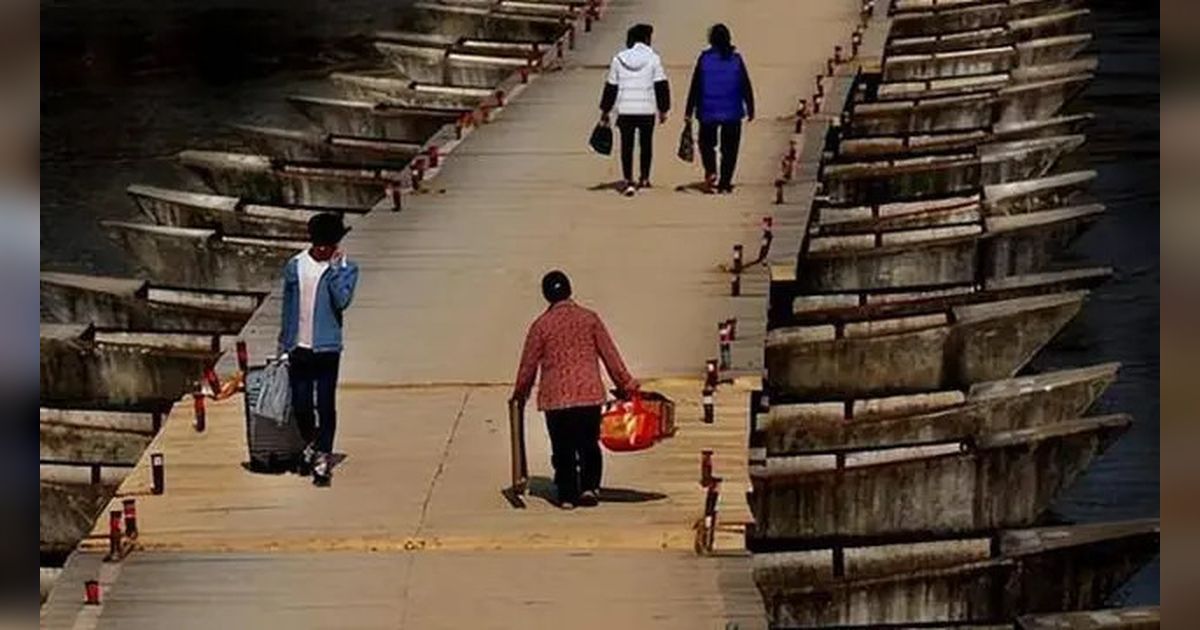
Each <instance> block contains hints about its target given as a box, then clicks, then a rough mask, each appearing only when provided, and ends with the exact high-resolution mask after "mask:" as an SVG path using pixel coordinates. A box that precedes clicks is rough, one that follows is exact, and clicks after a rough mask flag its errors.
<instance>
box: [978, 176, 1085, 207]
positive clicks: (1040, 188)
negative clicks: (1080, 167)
mask: <svg viewBox="0 0 1200 630" xmlns="http://www.w3.org/2000/svg"><path fill="white" fill-rule="evenodd" d="M1095 179H1096V171H1072V172H1070V173H1059V174H1055V175H1050V176H1047V177H1038V178H1035V179H1027V180H1022V181H1012V182H1004V183H1001V184H989V185H987V186H984V187H983V198H982V199H981V202H982V204H983V205H984V206H985V209H984V212H985V213H986V214H989V215H1002V214H1021V213H1023V212H1036V211H1038V210H1045V209H1047V208H1050V207H1055V206H1063V205H1068V204H1070V203H1072V202H1075V201H1077V200H1078V199H1079V197H1080V195H1081V194H1082V193H1083V191H1084V190H1086V189H1087V187H1088V186H1090V185H1091V183H1092V182H1093V181H1094V180H1095Z"/></svg>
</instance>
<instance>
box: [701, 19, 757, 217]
mask: <svg viewBox="0 0 1200 630" xmlns="http://www.w3.org/2000/svg"><path fill="white" fill-rule="evenodd" d="M708 43H709V48H707V49H706V50H705V51H704V52H702V53H700V58H699V59H698V60H697V61H696V69H695V71H693V72H692V85H691V88H690V89H688V98H687V109H686V111H685V114H684V115H685V117H686V118H687V120H689V121H690V120H691V118H692V116H693V115H696V116H697V117H698V118H699V119H700V138H699V140H700V161H701V162H702V163H703V164H704V191H705V192H706V193H713V192H718V193H731V192H733V171H734V169H735V168H736V167H737V157H738V146H739V145H740V144H741V141H742V119H743V118H744V119H747V120H754V89H753V88H752V87H751V86H750V73H749V72H748V71H747V70H746V62H745V61H744V60H743V59H742V56H741V54H739V53H738V52H737V49H736V48H734V46H733V40H732V37H731V36H730V34H729V28H728V27H726V26H725V25H724V24H716V25H714V26H713V27H712V28H711V29H709V31H708ZM718 141H719V142H720V146H721V165H720V169H719V171H718V168H717V144H718Z"/></svg>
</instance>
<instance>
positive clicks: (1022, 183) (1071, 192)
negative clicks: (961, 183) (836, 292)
mask: <svg viewBox="0 0 1200 630" xmlns="http://www.w3.org/2000/svg"><path fill="white" fill-rule="evenodd" d="M1095 178H1096V172H1095V171H1073V172H1070V173H1061V174H1057V175H1051V176H1048V177H1037V178H1031V179H1021V180H1014V181H1010V182H1005V183H1002V184H991V185H987V186H984V187H983V191H982V192H981V193H973V194H961V195H951V196H948V197H939V198H933V199H921V200H918V201H895V202H889V203H878V204H870V205H859V206H831V205H827V204H826V203H825V202H824V201H818V202H817V203H815V204H814V207H813V211H812V213H811V216H810V219H809V229H808V233H809V234H813V235H824V234H856V233H875V232H883V231H888V230H901V229H908V228H914V227H932V226H937V225H956V224H961V223H964V222H971V221H975V220H982V218H983V217H987V216H1000V215H1011V214H1022V213H1027V212H1036V211H1039V210H1048V209H1050V208H1054V207H1062V206H1067V205H1070V204H1071V203H1073V202H1077V201H1079V200H1080V198H1081V197H1082V195H1083V193H1084V192H1085V191H1086V190H1087V187H1088V186H1090V185H1091V182H1092V181H1093V180H1094V179H1095Z"/></svg>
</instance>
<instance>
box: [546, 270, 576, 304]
mask: <svg viewBox="0 0 1200 630" xmlns="http://www.w3.org/2000/svg"><path fill="white" fill-rule="evenodd" d="M542 296H543V297H545V298H546V301H547V302H549V303H551V304H555V303H558V302H561V301H563V300H565V299H567V298H569V297H571V280H570V278H568V277H567V274H565V273H563V272H561V271H559V270H557V269H555V270H554V271H551V272H550V273H548V274H546V275H545V276H542Z"/></svg>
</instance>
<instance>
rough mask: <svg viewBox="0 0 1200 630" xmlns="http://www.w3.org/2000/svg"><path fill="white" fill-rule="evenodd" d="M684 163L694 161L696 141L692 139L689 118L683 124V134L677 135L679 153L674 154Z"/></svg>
mask: <svg viewBox="0 0 1200 630" xmlns="http://www.w3.org/2000/svg"><path fill="white" fill-rule="evenodd" d="M676 155H678V156H679V159H681V160H683V161H684V162H691V161H692V160H694V159H696V141H695V140H694V139H693V138H692V121H691V119H690V118H689V119H688V120H685V121H684V123H683V132H682V133H681V134H679V151H678V152H677V153H676Z"/></svg>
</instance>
